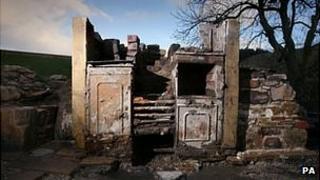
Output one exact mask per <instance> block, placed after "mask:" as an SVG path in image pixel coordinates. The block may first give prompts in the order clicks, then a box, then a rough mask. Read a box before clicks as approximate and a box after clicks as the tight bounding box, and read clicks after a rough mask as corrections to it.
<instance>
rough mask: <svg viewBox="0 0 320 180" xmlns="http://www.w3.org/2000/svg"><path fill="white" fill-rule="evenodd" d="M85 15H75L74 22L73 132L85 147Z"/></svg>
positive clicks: (81, 145)
mask: <svg viewBox="0 0 320 180" xmlns="http://www.w3.org/2000/svg"><path fill="white" fill-rule="evenodd" d="M88 23H89V21H88V19H87V18H85V17H74V18H73V22H72V31H73V39H72V133H73V136H74V138H75V140H76V144H77V146H78V147H79V148H84V147H85V136H84V128H85V117H86V109H85V97H86V95H85V92H86V91H85V88H86V61H87V48H86V46H87V36H86V34H87V25H88Z"/></svg>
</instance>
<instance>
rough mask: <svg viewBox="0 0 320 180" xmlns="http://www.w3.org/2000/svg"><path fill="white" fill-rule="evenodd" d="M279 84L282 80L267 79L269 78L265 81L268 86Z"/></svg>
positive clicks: (264, 83)
mask: <svg viewBox="0 0 320 180" xmlns="http://www.w3.org/2000/svg"><path fill="white" fill-rule="evenodd" d="M279 84H280V82H279V81H275V80H269V79H267V80H265V81H263V85H264V86H267V87H274V86H277V85H279Z"/></svg>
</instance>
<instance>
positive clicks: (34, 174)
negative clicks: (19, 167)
mask: <svg viewBox="0 0 320 180" xmlns="http://www.w3.org/2000/svg"><path fill="white" fill-rule="evenodd" d="M44 174H45V173H44V172H41V171H30V170H28V171H21V172H17V173H14V174H10V175H9V176H8V177H7V179H9V180H10V179H13V180H14V179H23V180H34V179H42V176H43V175H44Z"/></svg>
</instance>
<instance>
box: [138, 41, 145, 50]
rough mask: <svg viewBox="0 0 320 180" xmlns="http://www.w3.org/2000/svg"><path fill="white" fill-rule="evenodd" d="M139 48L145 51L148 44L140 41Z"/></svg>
mask: <svg viewBox="0 0 320 180" xmlns="http://www.w3.org/2000/svg"><path fill="white" fill-rule="evenodd" d="M139 48H140V51H141V52H143V51H144V50H146V45H145V44H144V43H140V45H139Z"/></svg>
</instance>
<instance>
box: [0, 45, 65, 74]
mask: <svg viewBox="0 0 320 180" xmlns="http://www.w3.org/2000/svg"><path fill="white" fill-rule="evenodd" d="M0 54H1V65H20V66H24V67H27V68H29V69H31V70H33V71H35V72H36V73H37V74H38V75H39V76H40V77H42V78H44V79H45V78H46V77H49V76H50V75H52V74H63V75H66V76H67V77H69V78H70V77H71V56H62V55H52V54H40V53H29V52H19V51H9V50H0Z"/></svg>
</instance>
